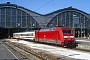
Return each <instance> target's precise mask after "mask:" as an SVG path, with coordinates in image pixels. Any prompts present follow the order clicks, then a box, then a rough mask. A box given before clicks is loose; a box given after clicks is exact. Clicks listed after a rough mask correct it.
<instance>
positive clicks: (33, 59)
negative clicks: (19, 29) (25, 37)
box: [4, 41, 44, 60]
mask: <svg viewBox="0 0 90 60" xmlns="http://www.w3.org/2000/svg"><path fill="white" fill-rule="evenodd" d="M4 43H5V44H6V45H8V46H9V47H10V48H12V49H13V50H15V51H16V52H17V53H19V54H21V56H23V58H24V59H25V60H44V59H43V58H41V57H39V56H37V55H35V54H34V53H33V52H29V51H28V49H27V50H26V49H25V47H23V46H22V47H21V45H20V46H19V44H17V43H10V42H9V41H7V42H4Z"/></svg>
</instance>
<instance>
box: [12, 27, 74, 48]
mask: <svg viewBox="0 0 90 60" xmlns="http://www.w3.org/2000/svg"><path fill="white" fill-rule="evenodd" d="M24 33H25V32H24ZM14 34H15V33H14ZM19 34H20V33H19ZM31 34H32V35H34V36H33V41H38V42H45V43H53V44H59V45H60V46H73V45H75V38H74V34H73V33H72V28H63V27H55V28H49V29H48V28H47V29H40V30H36V31H34V33H31ZM31 34H28V36H29V35H31ZM24 35H25V34H24ZM26 35H27V34H26ZM16 36H17V35H16ZM18 36H19V37H20V36H22V34H20V35H18ZM14 37H15V35H14ZM26 38H28V39H30V40H31V38H30V36H29V37H26ZM22 39H23V38H22ZM24 39H25V37H24Z"/></svg>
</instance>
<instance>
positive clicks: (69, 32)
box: [63, 30, 72, 34]
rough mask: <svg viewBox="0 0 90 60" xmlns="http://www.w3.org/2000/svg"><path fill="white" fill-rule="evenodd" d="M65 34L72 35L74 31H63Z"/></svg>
mask: <svg viewBox="0 0 90 60" xmlns="http://www.w3.org/2000/svg"><path fill="white" fill-rule="evenodd" d="M63 33H64V34H67V33H68V34H71V33H72V31H71V30H63Z"/></svg>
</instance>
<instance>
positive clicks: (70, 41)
mask: <svg viewBox="0 0 90 60" xmlns="http://www.w3.org/2000/svg"><path fill="white" fill-rule="evenodd" d="M62 32H63V38H64V46H67V47H73V46H75V44H76V43H75V37H74V34H73V32H72V29H71V28H69V29H64V30H62Z"/></svg>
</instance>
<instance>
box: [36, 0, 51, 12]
mask: <svg viewBox="0 0 90 60" xmlns="http://www.w3.org/2000/svg"><path fill="white" fill-rule="evenodd" d="M52 1H53V0H51V1H49V2H47V3H46V4H44V5H43V6H41V7H39V8H38V9H36V10H35V11H37V10H39V9H41V8H43V7H44V6H46V5H48V4H49V3H51V2H52Z"/></svg>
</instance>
